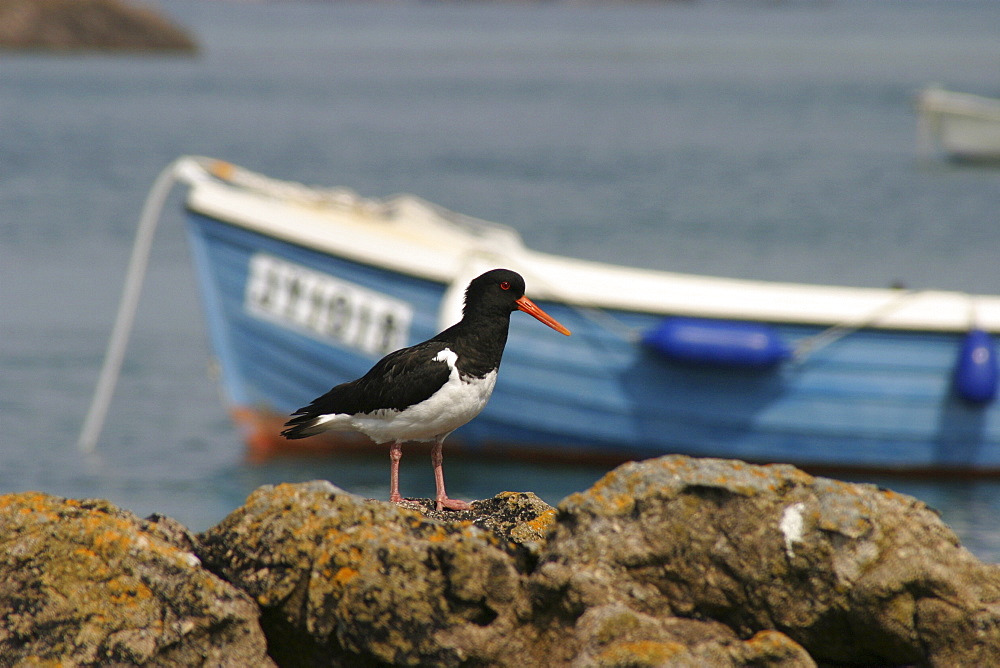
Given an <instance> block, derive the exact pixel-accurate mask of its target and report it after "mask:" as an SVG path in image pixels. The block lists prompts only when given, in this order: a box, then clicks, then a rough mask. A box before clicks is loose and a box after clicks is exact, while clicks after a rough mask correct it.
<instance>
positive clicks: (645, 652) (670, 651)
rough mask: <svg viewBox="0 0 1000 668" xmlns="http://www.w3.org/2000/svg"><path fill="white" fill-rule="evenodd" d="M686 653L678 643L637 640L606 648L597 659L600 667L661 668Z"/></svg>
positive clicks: (684, 648)
mask: <svg viewBox="0 0 1000 668" xmlns="http://www.w3.org/2000/svg"><path fill="white" fill-rule="evenodd" d="M686 651H687V648H686V647H684V645H682V644H681V643H679V642H658V641H655V640H637V641H633V642H620V643H615V644H614V645H612V646H610V647H608V648H607V649H606V650H604V651H603V652H601V654H600V655H599V656H598V657H597V661H598V665H600V666H661V665H663V664H664V663H666V662H667V661H669V660H670V659H672V658H675V657H676V656H677V655H679V654H682V653H684V652H686Z"/></svg>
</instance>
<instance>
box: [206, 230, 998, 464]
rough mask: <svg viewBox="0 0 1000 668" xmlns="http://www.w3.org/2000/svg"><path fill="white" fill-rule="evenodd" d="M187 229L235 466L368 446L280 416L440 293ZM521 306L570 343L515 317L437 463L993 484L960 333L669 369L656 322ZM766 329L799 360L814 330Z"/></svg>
mask: <svg viewBox="0 0 1000 668" xmlns="http://www.w3.org/2000/svg"><path fill="white" fill-rule="evenodd" d="M189 232H190V239H191V244H192V248H193V249H194V253H193V255H194V259H195V264H196V266H197V271H198V276H199V281H200V286H201V291H202V296H203V301H204V306H205V313H206V317H207V322H208V325H209V327H208V328H209V332H210V336H211V340H212V346H213V349H214V351H215V355H216V356H217V357H218V360H219V366H220V371H221V381H222V384H223V387H224V390H225V394H226V397H227V400H228V401H229V403H230V409H231V412H232V415H233V417H234V419H235V421H236V423H237V424H238V425H239V427H240V429H241V431H242V433H243V436H244V439H245V440H246V442H247V444H248V446H250V449H251V454H252V455H253V456H256V457H263V456H269V455H271V454H275V453H280V452H287V451H289V449H290V448H291V447H295V448H298V449H300V450H301V449H302V448H305V449H306V450H307V451H310V452H319V451H324V450H326V449H330V448H334V449H336V448H347V449H355V448H367V447H370V444H369V443H368V442H366V441H365V440H364V439H361V438H360V437H357V436H354V435H350V434H333V435H329V436H327V435H323V436H320V437H315V438H313V439H307V440H304V441H300V442H295V443H292V442H290V441H285V439H283V438H281V437H280V435H279V431H280V427H281V425H282V423H283V422H284V420H285V419H286V416H287V415H288V414H289V413H291V412H292V411H293V410H295V409H297V408H299V407H300V406H302V405H305V404H307V403H308V402H309V401H311V400H312V399H313V398H314V397H316V396H318V395H320V394H322V393H324V392H326V391H327V390H328V389H329V388H330V387H331V386H333V385H336V384H338V383H341V382H344V381H347V380H351V379H353V378H356V377H358V376H360V375H362V374H363V373H364V372H365V371H367V370H368V368H370V366H371V365H372V364H373V363H374V362H375V361H376V360H377V359H378V358H379V357H381V356H382V355H383V354H384V353H385V352H388V351H389V350H391V349H394V348H398V347H401V346H403V345H411V344H413V343H416V342H418V341H421V340H424V339H426V338H429V337H431V336H433V335H434V334H435V333H436V332H437V331H438V327H439V319H438V311H439V306H440V305H441V303H442V301H443V300H445V299H446V296H447V292H448V288H449V286H448V285H447V284H445V283H442V282H438V281H435V280H430V279H427V278H421V277H415V276H412V275H406V274H404V273H401V272H398V271H394V270H391V269H387V268H384V267H379V266H374V265H372V264H368V263H362V262H357V261H354V260H351V259H347V258H344V257H339V256H337V255H336V254H333V253H329V252H321V251H319V250H316V249H313V248H310V247H307V246H305V245H299V244H295V243H289V242H287V241H284V240H281V239H279V238H276V237H273V236H269V235H267V234H263V233H261V232H259V231H254V230H251V229H247V228H246V227H244V226H241V225H239V224H234V223H231V222H225V221H223V220H220V219H218V218H215V217H212V216H209V215H203V214H201V213H197V212H194V211H189ZM528 294H529V295H532V286H531V282H530V281H529V284H528ZM536 301H537V302H538V303H539V305H540V306H541V307H542V308H543V309H544V310H545V311H546V312H548V313H550V314H551V315H552V316H553V317H555V318H556V319H557V320H559V321H560V322H562V323H564V324H565V325H566V326H568V327H569V328H570V329H571V330H573V336H572V337H569V338H566V337H563V336H560V335H559V334H558V333H555V332H553V331H551V330H550V329H548V328H546V327H543V326H540V325H539V323H538V322H536V321H535V320H533V319H531V318H527V317H521V316H520V314H517V313H515V314H514V315H513V316H512V319H511V328H510V337H509V340H508V345H507V351H506V352H505V355H504V360H503V364H502V365H501V370H500V375H499V379H498V382H497V385H496V389H495V391H494V394H493V398H492V399H491V401H490V403H489V404H488V405H487V407H486V409H485V410H484V411H483V412H482V413H481V414H480V415H479V417H477V418H476V419H475V420H473V421H472V422H470V423H469V424H467V425H465V426H464V427H462V428H460V429H458V430H457V431H456V432H455V433H454V434H452V435H451V436H450V437H449V441H448V443H449V452H450V453H456V454H458V453H463V452H464V453H474V454H476V455H478V456H482V455H498V456H502V457H510V456H520V457H530V458H533V459H552V460H570V461H587V462H591V461H601V462H617V461H624V460H627V459H635V458H644V457H651V456H657V455H662V454H666V453H682V454H689V455H696V456H716V457H732V458H739V459H744V460H747V461H754V462H786V463H792V464H796V465H799V466H802V467H804V468H807V469H814V470H855V471H871V472H896V473H914V474H916V473H952V474H991V475H992V474H995V473H997V472H1000V409H998V407H997V402H995V401H994V402H988V403H979V404H975V403H970V402H968V401H965V400H963V399H961V398H960V397H959V396H958V395H957V394H956V392H955V389H954V383H953V369H954V368H955V365H956V361H957V357H956V356H957V355H958V354H959V351H960V350H961V347H962V335H961V333H955V332H924V331H908V330H898V329H896V330H888V329H875V328H860V329H858V330H857V331H852V332H851V333H850V334H849V335H847V336H843V337H842V338H839V339H836V340H834V341H832V342H829V343H828V344H827V345H822V346H818V347H816V348H815V349H814V350H812V351H811V352H808V353H805V354H803V355H800V356H798V357H795V358H793V359H790V360H787V361H785V362H782V363H779V364H775V365H771V366H766V367H741V366H738V365H721V364H702V363H695V362H690V361H683V360H676V359H671V358H669V357H666V356H664V355H662V354H660V353H659V352H657V351H654V350H652V349H650V348H649V347H647V346H644V345H642V344H641V343H639V342H638V338H639V334H641V333H642V332H645V331H649V330H650V329H652V328H654V327H656V326H657V324H658V323H659V322H660V321H661V320H662V318H663V317H664V314H656V313H646V312H637V311H613V310H603V311H601V313H600V314H599V317H598V315H595V314H594V313H593V312H590V311H587V310H583V309H580V308H577V307H574V306H572V305H570V304H567V303H563V302H560V301H558V300H545V299H536ZM609 323H613V326H609ZM768 326H769V327H773V328H774V329H775V330H776V332H777V334H778V335H779V336H780V337H781V338H782V339H783V340H785V341H786V342H787V343H788V345H789V347H791V348H796V347H798V348H799V349H800V350H803V349H804V348H803V347H802V344H803V343H805V342H808V341H813V340H815V339H814V337H816V336H818V335H820V334H822V333H823V332H824V331H825V330H826V329H827V328H825V327H822V326H817V325H810V324H797V323H781V322H778V323H768Z"/></svg>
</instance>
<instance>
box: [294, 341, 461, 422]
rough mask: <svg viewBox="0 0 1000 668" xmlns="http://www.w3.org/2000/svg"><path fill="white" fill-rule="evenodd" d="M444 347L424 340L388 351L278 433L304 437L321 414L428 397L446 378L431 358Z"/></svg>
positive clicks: (443, 366) (399, 406)
mask: <svg viewBox="0 0 1000 668" xmlns="http://www.w3.org/2000/svg"><path fill="white" fill-rule="evenodd" d="M447 347H448V344H446V343H444V342H441V341H426V342H424V343H419V344H417V345H415V346H412V347H410V348H403V349H401V350H397V351H396V352H393V353H389V354H388V355H386V356H385V357H383V358H382V359H381V360H379V361H378V362H377V363H376V364H375V366H373V367H372V368H371V369H370V370H369V371H368V373H366V374H365V375H364V376H362V377H361V378H358V379H357V380H352V381H350V382H347V383H341V384H340V385H337V386H336V387H334V388H333V389H331V390H330V391H329V392H327V393H326V394H324V395H323V396H321V397H318V398H316V399H315V400H313V402H312V403H310V404H309V405H308V406H304V407H302V408H300V409H298V410H297V411H295V412H294V413H292V415H293V416H295V417H293V418H292V419H291V420H289V421H288V422H287V423H286V424H285V426H286V427H288V429H285V430H284V431H283V432H281V433H282V435H283V436H285V437H286V438H305V437H307V436H312V435H313V434H316V433H318V432H319V431H322V429H319V430H315V429H313V427H314V426H315V425H314V421H315V420H316V418H318V417H320V416H322V415H330V414H347V415H357V414H361V413H373V412H375V411H377V410H396V411H402V410H404V409H405V408H407V407H409V406H412V405H414V404H418V403H420V402H421V401H424V400H425V399H428V398H430V396H431V395H432V394H434V393H435V392H437V391H438V390H439V389H440V388H441V386H442V385H444V384H445V382H446V381H447V380H448V376H449V374H450V373H451V370H450V369H449V368H448V364H447V363H446V362H443V361H435V359H434V358H435V357H436V356H437V354H438V353H440V352H441V351H442V350H444V349H445V348H447Z"/></svg>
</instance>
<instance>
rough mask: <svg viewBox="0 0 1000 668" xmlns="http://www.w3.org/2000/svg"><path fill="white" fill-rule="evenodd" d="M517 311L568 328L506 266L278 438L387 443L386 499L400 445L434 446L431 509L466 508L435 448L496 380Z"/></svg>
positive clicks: (393, 496) (302, 412)
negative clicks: (453, 319)
mask: <svg viewBox="0 0 1000 668" xmlns="http://www.w3.org/2000/svg"><path fill="white" fill-rule="evenodd" d="M517 310H521V311H524V312H525V313H528V314H530V315H532V316H534V317H535V318H537V319H538V320H540V321H541V322H543V323H545V324H546V325H548V326H549V327H551V328H552V329H554V330H556V331H557V332H560V333H562V334H565V335H567V336H569V333H570V332H569V330H568V329H566V328H565V327H563V326H562V325H561V324H559V323H558V322H557V321H556V320H555V319H554V318H552V317H551V316H549V315H548V314H547V313H545V312H544V311H543V310H542V309H540V308H538V306H536V305H535V303H534V302H532V301H531V300H530V299H528V298H527V297H525V296H524V279H523V278H521V275H520V274H518V273H516V272H513V271H510V270H509V269H493V270H492V271H488V272H486V273H485V274H482V275H481V276H478V277H476V278H474V279H473V280H472V282H471V283H469V287H468V288H466V290H465V306H464V308H463V309H462V320H461V321H460V322H458V323H457V324H455V325H453V326H451V327H449V328H448V329H446V330H444V331H443V332H441V333H440V334H438V335H437V336H435V337H434V338H432V339H428V340H427V341H424V342H423V343H418V344H416V345H415V346H411V347H409V348H402V349H400V350H397V351H395V352H393V353H389V354H388V355H386V356H385V357H383V358H382V359H381V360H379V361H378V362H377V363H376V364H375V366H373V367H372V368H371V370H369V371H368V373H366V374H365V375H364V376H362V377H361V378H358V379H357V380H352V381H350V382H347V383H342V384H340V385H337V386H336V387H334V388H333V389H332V390H330V391H329V392H327V393H326V394H324V395H323V396H321V397H319V398H317V399H316V400H314V401H313V402H312V403H311V404H309V405H308V406H305V407H303V408H300V409H299V410H297V411H295V412H294V413H293V414H292V419H291V420H289V421H288V422H287V423H286V424H285V427H287V428H286V429H285V430H284V431H282V432H281V434H282V436H284V437H285V438H306V437H308V436H313V435H315V434H319V433H321V432H324V431H356V432H361V433H362V434H364V435H365V436H368V437H369V438H371V439H372V440H373V441H374V442H375V443H391V444H392V445H391V446H390V449H389V457H390V462H391V468H390V476H389V500H390V501H392V502H394V503H399V502H400V501H402V499H403V497H402V496H401V495H400V493H399V460H400V459H401V458H402V444H403V442H404V441H433V442H434V445H433V447H432V450H431V463H432V465H433V466H434V482H435V487H436V501H437V509H438V510H442V509H444V508H448V509H451V510H466V509H468V508H469V504H468V503H466V502H465V501H459V500H457V499H449V498H448V495H447V493H446V492H445V488H444V473H443V470H442V454H441V449H442V444H443V443H444V439H445V438H446V437H447V436H448V434H450V433H451V432H452V431H454V430H455V429H457V428H458V427H461V426H462V425H463V424H465V423H466V422H468V421H469V420H471V419H472V418H474V417H476V416H477V415H478V414H479V412H480V411H482V410H483V407H484V406H486V402H487V401H489V398H490V394H492V393H493V386H494V385H495V384H496V380H497V370H498V368H499V367H500V358H501V357H502V356H503V350H504V346H505V345H506V344H507V329H508V327H509V326H510V315H511V313H513V312H514V311H517Z"/></svg>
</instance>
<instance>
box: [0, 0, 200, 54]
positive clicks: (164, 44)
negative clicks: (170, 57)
mask: <svg viewBox="0 0 1000 668" xmlns="http://www.w3.org/2000/svg"><path fill="white" fill-rule="evenodd" d="M197 48H198V47H197V44H196V43H195V40H194V38H193V37H191V35H189V34H188V32H187V31H185V30H184V29H183V28H181V27H180V26H178V25H176V24H175V23H173V22H172V21H170V20H169V19H167V18H166V17H164V16H162V15H161V14H159V13H158V12H156V11H155V10H154V9H152V8H151V7H147V6H144V5H140V4H135V3H132V2H126V1H125V0H0V49H25V50H39V51H88V50H101V51H169V52H180V53H193V52H194V51H196V50H197Z"/></svg>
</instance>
